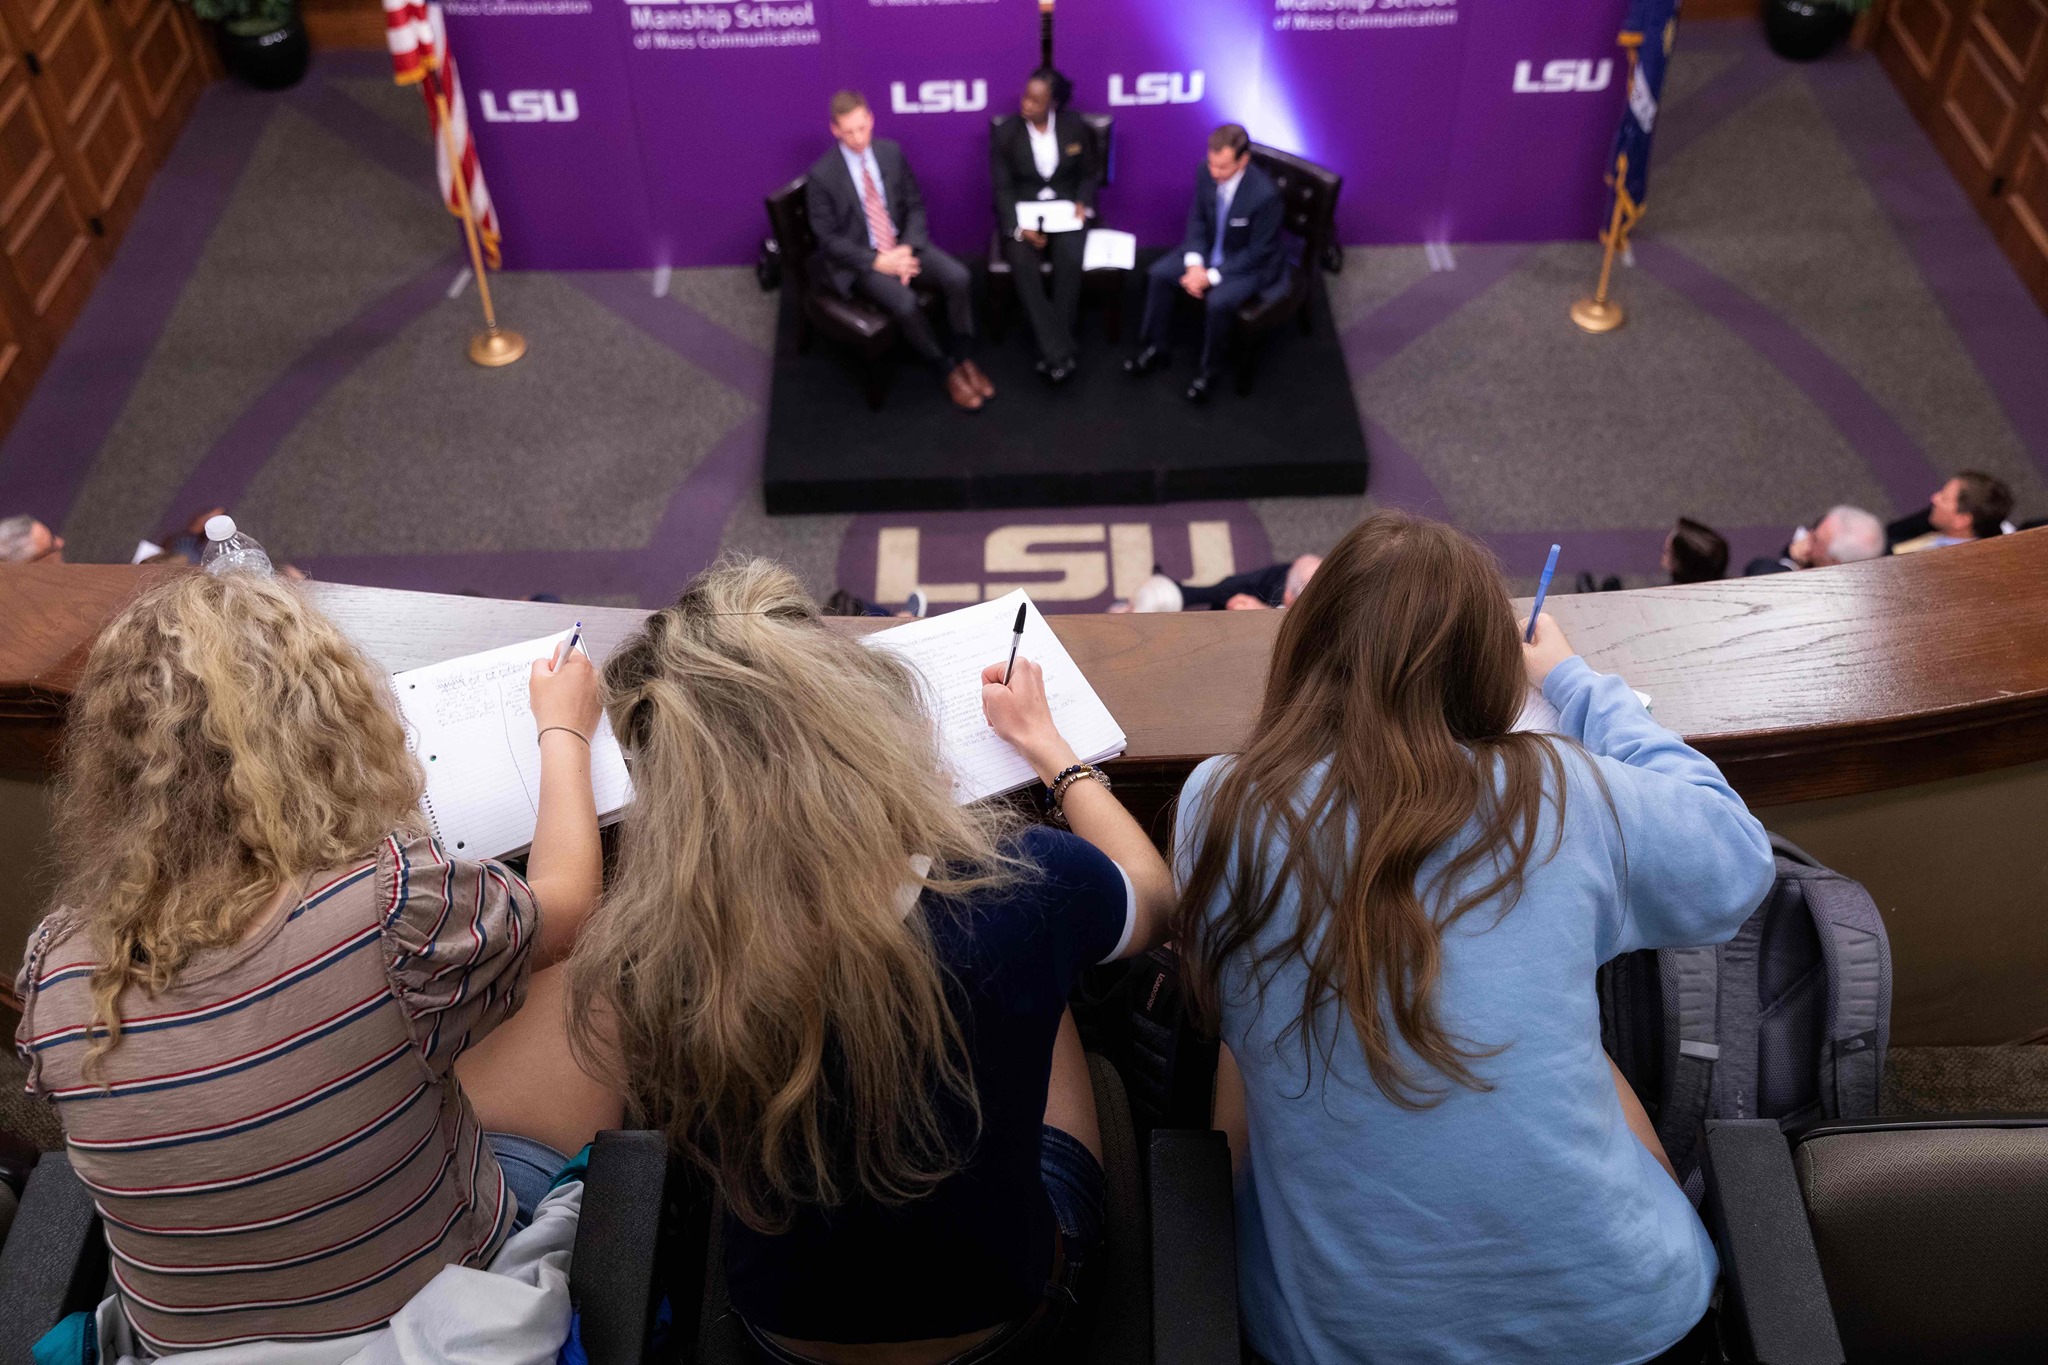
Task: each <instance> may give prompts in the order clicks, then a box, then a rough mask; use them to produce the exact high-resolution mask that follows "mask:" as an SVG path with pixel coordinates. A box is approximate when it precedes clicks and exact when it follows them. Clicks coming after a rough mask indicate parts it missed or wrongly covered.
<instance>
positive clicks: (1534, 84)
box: [1515, 57, 1614, 95]
mask: <svg viewBox="0 0 2048 1365" xmlns="http://www.w3.org/2000/svg"><path fill="white" fill-rule="evenodd" d="M1534 66H1535V63H1534V62H1516V63H1515V93H1516V94H1517V95H1590V94H1592V93H1593V92H1594V91H1596V90H1605V89H1606V88H1607V82H1608V80H1609V79H1611V78H1612V77H1613V75H1614V63H1613V61H1611V60H1610V59H1608V58H1606V57H1602V58H1601V59H1600V63H1599V65H1598V66H1595V65H1594V64H1593V63H1592V62H1590V61H1583V62H1575V61H1573V60H1572V59H1571V58H1569V57H1565V58H1562V59H1560V60H1558V61H1554V62H1545V63H1544V64H1543V75H1542V77H1541V78H1534V77H1532V76H1531V75H1530V69H1531V68H1532V67H1534Z"/></svg>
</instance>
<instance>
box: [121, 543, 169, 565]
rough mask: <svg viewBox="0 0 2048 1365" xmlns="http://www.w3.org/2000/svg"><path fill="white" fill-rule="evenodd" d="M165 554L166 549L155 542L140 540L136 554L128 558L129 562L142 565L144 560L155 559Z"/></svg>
mask: <svg viewBox="0 0 2048 1365" xmlns="http://www.w3.org/2000/svg"><path fill="white" fill-rule="evenodd" d="M163 552H164V547H163V546H161V545H159V544H157V543H156V542H155V541H153V540H138V541H136V542H135V553H134V554H132V555H130V556H128V562H129V563H130V564H140V563H141V562H142V561H143V560H145V559H154V558H156V556H158V555H160V554H162V553H163Z"/></svg>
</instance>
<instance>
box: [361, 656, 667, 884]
mask: <svg viewBox="0 0 2048 1365" xmlns="http://www.w3.org/2000/svg"><path fill="white" fill-rule="evenodd" d="M568 636H569V632H568V631H566V630H565V631H563V632H562V633H561V634H559V635H546V636H542V637H541V638H540V639H538V640H528V641H526V642H525V643H524V644H517V645H506V646H505V647H504V648H503V649H491V650H485V651H484V652H483V653H481V654H469V655H465V656H463V657H462V658H460V659H449V660H447V661H446V662H443V663H438V664H429V665H427V666H426V667H425V668H413V669H408V670H406V671H405V672H403V673H394V674H392V675H391V685H392V688H393V689H394V690H395V691H396V692H397V694H398V709H399V711H400V713H401V715H402V716H403V718H404V721H405V735H406V743H407V745H408V747H410V748H411V749H412V751H413V753H414V754H415V755H416V756H417V757H418V758H419V761H420V766H421V767H422V768H424V769H425V770H426V774H427V794H426V797H425V799H424V800H422V801H421V803H420V804H421V806H422V807H423V808H424V809H425V811H426V815H427V821H428V823H429V824H430V825H431V826H432V827H433V831H434V835H435V837H436V838H438V839H440V841H441V846H442V848H444V849H445V850H447V851H448V852H449V853H451V854H454V855H455V856H457V857H460V858H503V857H507V856H510V855H512V854H516V853H523V852H525V851H526V850H527V848H529V847H530V846H531V845H532V843H533V830H534V826H535V824H536V823H537V822H538V821H539V819H540V805H539V797H540V741H539V738H538V737H537V736H536V735H535V734H534V725H533V708H532V706H531V705H530V704H529V702H528V699H527V691H526V680H527V674H528V671H529V670H530V669H531V668H532V667H533V661H534V660H535V659H546V658H551V657H553V655H554V652H555V646H556V645H557V644H559V643H560V642H561V641H563V640H565V639H567V638H568ZM590 777H591V785H592V787H593V789H594V790H595V792H596V795H597V818H598V822H599V823H600V824H609V823H611V822H613V821H615V820H617V819H618V818H619V817H620V815H621V814H622V813H623V812H624V810H625V808H626V806H627V804H628V803H629V802H631V801H632V799H633V784H632V782H631V780H630V779H629V778H628V777H627V776H626V759H625V755H623V754H622V753H620V752H619V744H618V741H617V740H616V739H614V738H613V737H612V730H611V723H610V722H609V721H607V720H605V719H604V718H602V717H600V718H599V720H598V726H597V735H596V737H595V738H594V739H592V741H591V744H590Z"/></svg>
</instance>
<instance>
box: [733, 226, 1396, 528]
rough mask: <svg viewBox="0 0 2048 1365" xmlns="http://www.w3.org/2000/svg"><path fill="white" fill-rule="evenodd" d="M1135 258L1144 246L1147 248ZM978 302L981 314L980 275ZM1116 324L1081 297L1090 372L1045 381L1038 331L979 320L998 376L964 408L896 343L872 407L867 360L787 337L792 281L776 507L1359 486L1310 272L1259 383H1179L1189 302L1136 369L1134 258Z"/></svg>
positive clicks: (1347, 409) (921, 505)
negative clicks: (1309, 329) (1304, 307)
mask: <svg viewBox="0 0 2048 1365" xmlns="http://www.w3.org/2000/svg"><path fill="white" fill-rule="evenodd" d="M1141 265H1142V260H1141ZM976 274H977V280H976V287H977V290H978V291H983V292H982V294H981V297H980V298H978V299H977V305H978V313H977V316H979V317H982V318H986V317H987V316H988V313H987V310H986V308H985V307H979V305H980V304H982V303H984V302H985V300H986V294H985V286H986V281H985V280H984V279H982V278H979V276H980V271H979V270H978V269H977V271H976ZM1129 283H1130V287H1129V289H1128V290H1127V293H1126V297H1125V301H1124V340H1123V343H1122V344H1120V345H1115V346H1112V345H1111V344H1110V343H1109V342H1108V341H1107V340H1106V339H1105V338H1104V337H1103V329H1102V322H1103V319H1102V314H1101V311H1100V309H1099V308H1098V307H1096V306H1093V305H1091V304H1088V303H1085V302H1084V304H1083V305H1082V310H1081V329H1080V330H1081V338H1080V340H1081V372H1080V373H1079V374H1078V375H1076V376H1075V377H1074V378H1073V379H1071V380H1069V381H1068V382H1067V383H1066V384H1065V385H1064V386H1063V387H1061V388H1058V389H1053V388H1050V387H1048V386H1047V385H1046V383H1045V381H1044V380H1042V379H1040V378H1039V377H1038V376H1037V375H1036V374H1034V373H1033V372H1032V364H1033V362H1034V360H1035V359H1036V355H1035V352H1034V350H1033V347H1032V344H1031V338H1030V334H1029V331H1028V330H1027V329H1026V328H1025V326H1024V324H1023V319H1022V317H1021V315H1017V314H1016V309H1015V306H1014V304H1013V305H1012V307H1011V310H1010V311H1011V313H1012V315H1013V317H1014V321H1013V322H1012V324H1011V325H1010V327H1009V329H1008V332H1007V335H1005V336H1004V338H1003V339H1002V340H1001V341H1000V342H998V341H994V340H991V339H990V338H989V337H988V336H987V335H986V334H984V336H983V338H982V341H981V345H980V348H979V349H978V351H977V352H976V357H975V358H976V360H977V361H978V362H979V363H980V365H981V367H982V368H983V369H984V370H986V371H987V373H988V376H989V379H990V381H991V382H992V383H993V384H994V385H995V386H996V397H995V398H994V399H993V400H992V401H991V402H989V403H988V404H987V406H985V407H984V408H982V410H981V411H980V412H978V413H967V412H962V411H960V410H959V409H957V408H955V407H954V406H953V405H952V404H951V403H950V402H948V401H947V399H946V394H945V390H944V388H943V386H942V385H941V384H940V383H939V381H938V380H937V379H936V378H935V377H934V376H933V375H932V374H931V373H930V371H929V370H927V369H926V368H924V367H923V366H921V365H919V364H918V363H917V362H916V360H915V358H914V357H912V356H911V355H910V353H909V352H908V351H907V350H903V349H902V348H901V347H899V348H898V354H897V359H896V363H895V370H894V374H893V376H892V379H891V382H890V385H889V394H888V400H887V402H886V403H885V405H884V406H883V408H882V410H881V411H880V412H871V411H869V409H868V406H867V402H866V399H865V397H864V395H863V391H862V388H861V380H860V371H859V359H858V357H857V356H856V355H855V354H854V353H853V352H852V351H851V350H849V349H846V348H842V347H840V346H837V345H835V344H833V343H832V342H830V341H828V340H826V339H825V338H823V337H819V338H817V339H815V340H814V341H813V342H812V345H811V351H810V354H808V355H799V354H798V353H797V350H796V344H795V321H794V316H793V312H794V308H793V303H794V294H793V293H792V291H790V290H788V289H785V290H783V300H782V303H783V311H782V318H781V321H780V323H779V325H778V327H777V330H776V341H775V378H774V388H773V392H772V394H771V396H770V398H769V409H768V452H767V468H766V473H765V485H766V487H765V497H766V502H767V509H768V511H769V512H771V513H782V512H884V511H916V510H939V509H949V508H968V507H1054V506H1074V505H1088V504H1099V503H1151V502H1181V501H1199V500H1207V499H1222V498H1249V497H1280V496H1301V495H1307V494H1336V493H1360V492H1363V491H1364V489H1365V475H1366V451H1365V434H1364V432H1363V431H1362V430H1361V429H1360V426H1359V420H1358V408H1357V404H1356V402H1355V401H1354V399H1353V398H1352V394H1351V378H1350V375H1349V373H1348V372H1347V371H1346V369H1345V367H1344V352H1343V348H1342V346H1341V345H1340V344H1339V342H1338V338H1337V334H1336V329H1335V328H1334V327H1333V326H1332V325H1331V322H1330V311H1329V306H1328V303H1327V301H1326V299H1325V296H1324V294H1323V291H1322V289H1321V287H1320V282H1318V287H1317V288H1316V290H1315V297H1314V301H1313V304H1312V307H1313V309H1314V322H1315V325H1314V330H1313V334H1312V335H1310V336H1306V337H1305V336H1303V335H1301V333H1300V331H1299V330H1298V329H1297V328H1296V327H1295V326H1294V325H1293V324H1292V323H1289V324H1288V325H1287V326H1285V327H1283V328H1281V329H1280V330H1279V331H1277V332H1274V333H1271V334H1269V335H1268V336H1267V337H1266V338H1265V341H1264V349H1263V350H1262V352H1261V354H1260V362H1259V368H1258V374H1257V380H1256V385H1255V387H1254V388H1253V390H1252V392H1251V393H1250V394H1249V395H1247V396H1243V397H1240V396H1239V395H1238V393H1237V391H1236V389H1235V387H1234V384H1233V383H1232V382H1230V381H1228V380H1226V382H1225V383H1224V385H1223V386H1222V388H1221V390H1220V391H1219V392H1218V393H1216V394H1215V395H1214V396H1213V397H1212V398H1211V399H1210V400H1209V402H1208V404H1207V405H1206V406H1202V407H1196V406H1194V405H1193V404H1190V403H1189V402H1188V401H1187V400H1186V399H1185V398H1183V397H1182V396H1181V394H1182V392H1183V391H1184V390H1185V389H1186V388H1187V383H1188V380H1189V379H1190V378H1191V377H1192V376H1193V373H1194V365H1195V356H1196V354H1197V349H1198V343H1199V333H1198V330H1197V329H1198V328H1199V326H1200V317H1199V310H1198V309H1197V308H1196V307H1195V306H1194V304H1193V303H1192V302H1188V303H1185V304H1184V305H1183V306H1182V307H1181V308H1180V309H1179V310H1178V316H1177V324H1178V326H1179V328H1180V332H1179V333H1178V334H1177V336H1176V344H1175V347H1174V363H1173V365H1172V366H1171V368H1169V369H1167V370H1163V371H1157V372H1155V373H1153V374H1150V375H1147V376H1146V377H1145V378H1143V379H1135V380H1134V379H1132V378H1130V377H1129V376H1128V375H1126V374H1124V372H1123V368H1122V364H1123V359H1124V357H1125V356H1126V355H1128V354H1129V353H1130V351H1131V349H1132V346H1133V343H1134V341H1135V337H1136V333H1137V326H1138V319H1139V317H1140V315H1141V313H1142V311H1143V308H1144V298H1143V294H1142V292H1141V291H1142V288H1143V285H1144V274H1143V272H1142V270H1137V271H1133V272H1131V279H1130V282H1129Z"/></svg>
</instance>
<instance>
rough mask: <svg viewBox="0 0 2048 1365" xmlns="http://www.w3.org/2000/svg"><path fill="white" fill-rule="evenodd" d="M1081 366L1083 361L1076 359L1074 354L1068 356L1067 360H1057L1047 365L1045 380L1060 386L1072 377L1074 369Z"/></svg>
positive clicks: (1055, 386) (1056, 386)
mask: <svg viewBox="0 0 2048 1365" xmlns="http://www.w3.org/2000/svg"><path fill="white" fill-rule="evenodd" d="M1080 368H1081V362H1079V361H1078V360H1075V359H1074V358H1073V357H1072V356H1068V357H1067V358H1066V359H1065V360H1056V361H1054V362H1053V363H1052V364H1051V365H1049V366H1047V367H1046V370H1045V382H1046V383H1048V384H1051V385H1052V386H1053V387H1054V388H1058V387H1059V386H1060V385H1062V384H1064V383H1066V382H1067V381H1068V380H1069V379H1072V378H1073V377H1074V371H1076V370H1078V369H1080Z"/></svg>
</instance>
